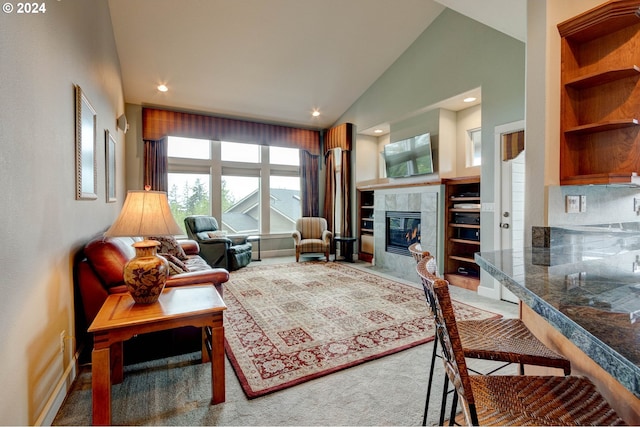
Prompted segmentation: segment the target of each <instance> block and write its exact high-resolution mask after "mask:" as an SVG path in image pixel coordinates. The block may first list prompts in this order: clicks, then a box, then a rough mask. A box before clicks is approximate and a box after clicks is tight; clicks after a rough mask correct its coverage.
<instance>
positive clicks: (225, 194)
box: [168, 137, 301, 234]
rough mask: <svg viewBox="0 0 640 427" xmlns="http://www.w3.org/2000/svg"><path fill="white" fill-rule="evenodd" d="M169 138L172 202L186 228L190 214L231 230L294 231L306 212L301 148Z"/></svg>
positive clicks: (270, 232) (253, 231)
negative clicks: (209, 217)
mask: <svg viewBox="0 0 640 427" xmlns="http://www.w3.org/2000/svg"><path fill="white" fill-rule="evenodd" d="M168 141H169V142H168V144H169V145H168V153H169V203H170V205H171V209H172V212H173V215H174V217H175V218H176V221H177V222H178V224H180V225H181V226H183V227H184V218H185V217H186V216H188V215H212V216H214V217H215V218H216V219H217V220H218V223H219V225H220V227H221V228H222V229H223V230H226V231H228V232H229V233H230V234H277V233H290V232H291V231H293V230H294V228H295V221H296V220H297V219H298V218H299V217H300V215H301V203H300V172H299V150H297V149H292V148H283V147H269V146H261V145H258V144H245V143H235V142H228V141H209V140H202V139H190V138H178V137H169V138H168ZM212 195H213V196H212ZM185 234H186V233H185Z"/></svg>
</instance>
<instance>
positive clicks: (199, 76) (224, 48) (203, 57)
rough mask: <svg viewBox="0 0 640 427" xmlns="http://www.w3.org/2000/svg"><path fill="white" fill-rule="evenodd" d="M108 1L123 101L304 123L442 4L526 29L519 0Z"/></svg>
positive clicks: (327, 111) (329, 115) (364, 77)
mask: <svg viewBox="0 0 640 427" xmlns="http://www.w3.org/2000/svg"><path fill="white" fill-rule="evenodd" d="M109 7H110V11H111V20H112V25H113V29H114V34H115V41H116V46H117V50H118V55H119V59H120V67H121V70H122V78H123V83H124V95H125V101H126V102H127V103H133V104H140V105H152V106H160V107H173V108H178V109H184V110H193V111H201V112H210V113H215V114H219V115H225V116H231V117H238V118H251V119H254V120H260V121H266V122H272V123H279V124H286V125H295V126H301V127H310V128H327V127H329V126H330V125H332V124H333V123H334V122H335V121H336V120H337V119H338V118H339V117H340V116H341V115H342V113H344V112H345V111H346V110H347V109H348V108H349V107H350V106H351V105H352V104H353V103H354V102H355V101H356V100H357V99H358V98H359V97H360V95H362V94H363V93H364V92H365V91H366V89H367V88H368V87H369V86H370V85H371V84H372V83H373V82H375V80H376V79H377V78H378V77H379V76H380V75H381V74H382V73H383V72H384V71H385V70H386V69H387V68H388V67H389V66H391V64H393V62H394V61H395V60H396V59H397V58H398V57H399V56H400V55H401V54H402V53H403V52H404V51H405V50H406V49H407V48H408V47H409V46H410V45H411V43H413V41H415V39H416V38H417V37H418V36H419V35H420V34H421V33H422V32H423V31H424V30H425V29H426V28H427V27H428V26H429V25H430V24H431V23H432V22H433V20H434V19H435V18H437V16H438V15H439V14H440V13H441V12H442V11H443V10H444V9H445V7H449V8H451V9H453V10H455V11H457V12H459V13H461V14H464V15H467V16H469V17H471V18H473V19H475V20H477V21H479V22H482V23H484V24H486V25H489V26H491V27H493V28H495V29H497V30H499V31H502V32H504V33H506V34H508V35H510V36H512V37H514V38H516V39H518V40H521V41H525V37H526V0H483V1H477V0H437V1H435V0H109ZM159 84H165V85H166V86H167V87H168V89H169V90H168V91H167V92H159V91H158V90H157V86H158V85H159ZM314 110H317V111H319V112H320V115H319V116H318V117H312V115H311V113H312V111H314Z"/></svg>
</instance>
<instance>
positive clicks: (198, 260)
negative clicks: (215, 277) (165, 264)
mask: <svg viewBox="0 0 640 427" xmlns="http://www.w3.org/2000/svg"><path fill="white" fill-rule="evenodd" d="M184 263H185V265H186V266H187V268H188V269H189V271H203V270H211V266H210V265H209V264H207V261H205V260H204V259H203V258H202V257H200V256H198V255H196V256H190V257H189V259H188V260H186V261H185V262H184Z"/></svg>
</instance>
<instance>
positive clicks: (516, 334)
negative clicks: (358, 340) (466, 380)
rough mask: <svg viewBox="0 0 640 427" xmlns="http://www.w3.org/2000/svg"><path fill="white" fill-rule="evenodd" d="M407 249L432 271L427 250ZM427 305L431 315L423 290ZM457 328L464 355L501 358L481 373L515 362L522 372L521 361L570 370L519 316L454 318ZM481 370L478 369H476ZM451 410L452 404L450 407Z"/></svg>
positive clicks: (443, 407)
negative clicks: (510, 317) (511, 317)
mask: <svg viewBox="0 0 640 427" xmlns="http://www.w3.org/2000/svg"><path fill="white" fill-rule="evenodd" d="M409 252H411V255H412V256H413V257H414V259H415V260H416V261H417V262H418V265H420V262H422V260H424V269H425V271H427V272H428V273H429V274H433V275H435V273H436V268H437V267H436V262H435V258H433V257H432V256H431V255H430V253H429V252H428V251H423V250H422V248H421V247H420V246H419V244H413V245H411V246H409ZM425 297H426V299H427V303H428V306H429V308H430V310H431V313H432V315H434V316H435V307H434V304H435V301H434V300H433V298H432V296H431V295H429V294H427V293H426V292H425ZM458 332H459V334H460V339H461V341H462V345H463V349H464V354H465V357H469V358H474V359H483V360H492V361H497V362H504V364H503V365H501V366H499V367H498V368H496V369H494V370H492V371H490V372H487V373H484V375H490V374H493V373H495V372H496V371H499V370H500V369H503V368H504V367H506V366H508V365H510V364H512V363H518V364H519V365H520V374H521V375H522V374H524V365H537V366H545V367H551V368H559V369H562V370H563V372H564V374H565V375H569V374H570V373H571V363H570V362H569V360H568V359H566V358H565V357H562V356H560V355H559V354H557V353H555V352H554V351H552V350H550V349H549V348H548V347H547V346H545V345H544V344H543V343H542V342H540V340H538V339H537V338H536V337H535V336H534V335H533V333H531V331H530V330H529V328H527V326H526V325H525V324H524V323H523V322H522V320H520V319H483V320H463V321H459V322H458ZM437 344H438V341H437V340H436V341H435V342H434V343H433V353H432V356H431V365H430V370H429V382H428V384H427V397H426V401H425V407H424V415H423V418H422V425H423V426H424V425H426V423H427V415H428V411H429V402H430V399H431V386H432V384H433V372H434V369H435V360H436V357H438V354H437ZM476 373H478V374H482V373H480V372H476ZM447 388H448V379H447V378H446V377H445V386H444V390H443V394H442V403H441V407H440V424H441V425H442V424H443V423H444V415H445V411H446V396H447V393H448V390H447ZM453 410H455V406H454V408H453Z"/></svg>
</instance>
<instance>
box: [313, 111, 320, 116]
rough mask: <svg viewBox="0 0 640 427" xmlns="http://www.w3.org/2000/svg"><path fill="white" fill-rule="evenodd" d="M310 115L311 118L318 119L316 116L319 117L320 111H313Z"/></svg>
mask: <svg viewBox="0 0 640 427" xmlns="http://www.w3.org/2000/svg"><path fill="white" fill-rule="evenodd" d="M311 115H312V116H313V117H318V116H319V115H320V111H318V110H313V113H311Z"/></svg>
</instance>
